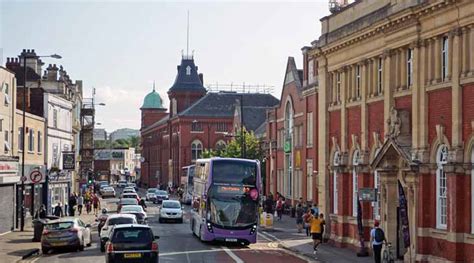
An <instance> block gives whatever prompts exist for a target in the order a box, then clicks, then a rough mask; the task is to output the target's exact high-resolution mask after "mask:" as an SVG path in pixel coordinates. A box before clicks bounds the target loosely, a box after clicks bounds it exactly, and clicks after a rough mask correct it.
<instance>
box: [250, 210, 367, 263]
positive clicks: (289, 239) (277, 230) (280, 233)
mask: <svg viewBox="0 0 474 263" xmlns="http://www.w3.org/2000/svg"><path fill="white" fill-rule="evenodd" d="M259 230H260V233H261V234H262V236H263V237H264V238H266V239H272V240H274V241H277V242H279V243H280V245H281V246H282V247H283V248H285V249H288V250H290V251H292V252H294V253H297V254H300V255H304V256H306V257H308V258H311V259H314V260H315V261H316V262H338V263H345V262H347V263H353V262H360V263H365V262H373V258H372V257H371V256H369V257H357V255H356V252H355V251H353V250H350V249H348V248H337V247H334V246H332V245H329V244H328V243H323V244H321V245H319V247H318V252H317V254H313V246H312V242H313V241H312V239H311V237H307V236H306V233H304V232H303V233H298V231H297V229H296V219H295V218H292V217H290V216H287V215H284V216H283V217H282V219H281V221H278V220H274V221H273V229H265V228H264V227H261V228H260V229H259ZM303 231H304V230H303Z"/></svg>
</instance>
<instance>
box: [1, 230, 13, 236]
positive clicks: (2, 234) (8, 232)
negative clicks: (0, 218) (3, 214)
mask: <svg viewBox="0 0 474 263" xmlns="http://www.w3.org/2000/svg"><path fill="white" fill-rule="evenodd" d="M11 232H12V231H7V232H5V233H1V234H0V237H1V236H4V235H6V234H10V233H11Z"/></svg>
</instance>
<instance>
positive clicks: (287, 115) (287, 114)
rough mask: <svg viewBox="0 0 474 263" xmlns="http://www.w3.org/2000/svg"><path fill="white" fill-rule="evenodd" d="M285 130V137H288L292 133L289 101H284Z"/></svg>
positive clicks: (291, 114) (291, 111) (291, 110)
mask: <svg viewBox="0 0 474 263" xmlns="http://www.w3.org/2000/svg"><path fill="white" fill-rule="evenodd" d="M285 131H286V139H290V138H291V136H292V135H293V109H292V108H291V103H290V102H287V103H286V109H285Z"/></svg>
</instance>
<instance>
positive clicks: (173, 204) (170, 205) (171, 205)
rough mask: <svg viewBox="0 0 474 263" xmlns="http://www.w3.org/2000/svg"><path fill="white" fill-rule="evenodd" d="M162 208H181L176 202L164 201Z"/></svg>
mask: <svg viewBox="0 0 474 263" xmlns="http://www.w3.org/2000/svg"><path fill="white" fill-rule="evenodd" d="M163 208H181V205H180V204H179V203H178V202H165V203H163Z"/></svg>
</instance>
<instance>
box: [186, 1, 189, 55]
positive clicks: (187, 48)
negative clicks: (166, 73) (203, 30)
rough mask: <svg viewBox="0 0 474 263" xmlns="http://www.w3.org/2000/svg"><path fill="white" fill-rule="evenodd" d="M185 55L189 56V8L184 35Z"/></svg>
mask: <svg viewBox="0 0 474 263" xmlns="http://www.w3.org/2000/svg"><path fill="white" fill-rule="evenodd" d="M186 56H189V10H188V27H187V35H186Z"/></svg>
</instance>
